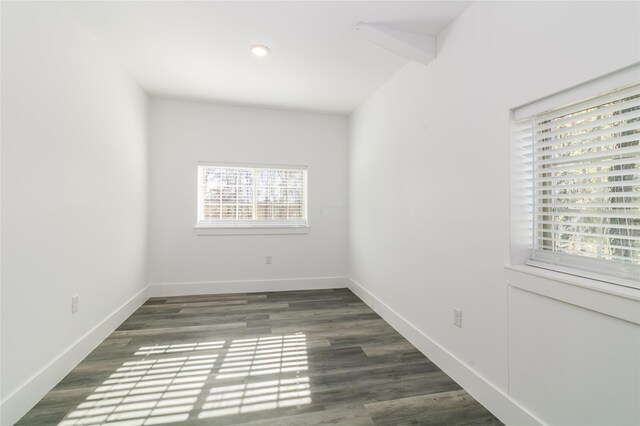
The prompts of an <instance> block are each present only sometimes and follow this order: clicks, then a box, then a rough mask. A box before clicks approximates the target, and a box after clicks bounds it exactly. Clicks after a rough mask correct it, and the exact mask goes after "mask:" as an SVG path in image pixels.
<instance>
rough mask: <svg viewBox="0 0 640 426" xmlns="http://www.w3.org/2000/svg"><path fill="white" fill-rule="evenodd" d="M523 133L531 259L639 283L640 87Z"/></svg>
mask: <svg viewBox="0 0 640 426" xmlns="http://www.w3.org/2000/svg"><path fill="white" fill-rule="evenodd" d="M520 125H521V126H522V132H523V133H522V140H523V141H524V146H525V149H526V150H527V151H528V157H529V161H528V167H529V169H530V173H531V174H530V176H531V183H532V185H531V200H532V206H531V207H532V215H533V223H532V227H533V229H532V232H533V242H532V245H533V250H532V255H531V259H532V260H533V261H534V262H536V261H537V262H542V263H545V264H547V265H557V266H560V267H566V268H571V269H578V270H583V271H589V272H594V273H597V274H603V275H607V276H615V277H620V278H623V279H624V280H625V281H626V280H631V282H632V283H633V282H636V283H637V282H638V281H640V84H632V85H627V86H625V87H621V88H618V89H616V90H613V91H610V92H608V93H606V94H604V95H600V96H597V97H593V98H591V99H588V100H585V101H583V102H579V103H574V104H572V105H570V106H566V107H563V108H560V109H555V110H551V111H547V112H544V113H540V114H536V115H533V116H530V117H528V118H527V119H525V120H523V121H521V122H520ZM632 285H633V286H635V284H632Z"/></svg>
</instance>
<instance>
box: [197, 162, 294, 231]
mask: <svg viewBox="0 0 640 426" xmlns="http://www.w3.org/2000/svg"><path fill="white" fill-rule="evenodd" d="M306 189H307V171H306V169H304V168H303V167H289V166H286V167H285V166H283V167H276V166H273V167H272V166H258V167H256V166H235V165H234V166H229V165H216V164H199V165H198V227H203V228H206V227H220V226H223V227H224V226H226V227H260V226H305V225H307V205H306V192H307V190H306Z"/></svg>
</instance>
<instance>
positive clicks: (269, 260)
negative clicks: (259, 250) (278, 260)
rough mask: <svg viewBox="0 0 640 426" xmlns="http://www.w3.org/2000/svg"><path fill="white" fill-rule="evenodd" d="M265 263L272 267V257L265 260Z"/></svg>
mask: <svg viewBox="0 0 640 426" xmlns="http://www.w3.org/2000/svg"><path fill="white" fill-rule="evenodd" d="M264 263H266V264H267V265H271V256H267V257H265V258H264Z"/></svg>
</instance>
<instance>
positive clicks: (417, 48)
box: [355, 22, 436, 64]
mask: <svg viewBox="0 0 640 426" xmlns="http://www.w3.org/2000/svg"><path fill="white" fill-rule="evenodd" d="M355 29H356V32H357V33H358V34H359V35H360V36H361V37H362V38H364V39H366V40H369V41H370V42H372V43H374V44H376V45H378V46H380V47H382V48H384V49H387V50H389V51H391V52H393V53H395V54H397V55H400V56H402V57H403V58H406V59H409V60H411V61H416V62H420V63H422V64H428V63H429V62H431V61H433V60H434V59H435V58H436V38H435V36H429V35H425V34H418V33H413V32H409V31H402V30H396V29H394V28H389V27H386V26H384V25H378V24H368V23H366V22H358V24H356V28H355Z"/></svg>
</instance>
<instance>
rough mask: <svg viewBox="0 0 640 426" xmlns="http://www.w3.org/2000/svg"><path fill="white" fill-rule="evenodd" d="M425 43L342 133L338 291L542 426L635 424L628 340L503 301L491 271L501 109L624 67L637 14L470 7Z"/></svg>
mask: <svg viewBox="0 0 640 426" xmlns="http://www.w3.org/2000/svg"><path fill="white" fill-rule="evenodd" d="M595 28H597V31H595V30H594V29H595ZM438 40H439V52H438V57H437V58H436V60H435V61H434V62H432V63H431V64H429V65H428V66H426V67H425V66H423V65H419V64H415V63H409V64H407V65H406V66H405V67H404V68H403V69H402V70H401V71H399V72H398V73H397V74H396V75H395V76H394V77H393V78H392V79H391V80H390V81H388V82H387V83H386V84H385V85H384V86H383V87H382V88H381V89H380V90H379V91H378V92H377V93H376V94H374V95H373V96H372V97H371V98H370V99H369V100H368V101H367V102H365V103H364V104H363V105H362V106H361V107H360V108H359V109H358V110H357V111H356V112H355V113H354V114H353V115H352V116H351V118H350V145H349V226H348V230H349V258H350V271H349V276H350V277H351V278H352V279H353V280H354V281H356V282H357V283H359V284H360V285H361V286H363V287H364V288H366V289H367V291H369V292H371V293H372V294H373V295H374V296H376V297H377V298H378V299H380V300H381V301H383V302H384V303H385V304H386V305H388V306H389V307H390V308H392V309H393V310H395V311H396V312H397V313H398V314H399V315H401V316H403V317H404V318H405V319H406V320H407V321H409V322H410V323H412V324H414V325H416V326H417V327H418V328H420V329H421V331H422V332H423V333H424V334H426V335H427V336H429V337H430V338H431V339H433V340H434V341H435V342H437V343H439V344H440V345H441V346H443V347H444V348H445V349H446V350H448V351H449V352H450V353H452V354H453V355H454V356H455V357H457V358H458V359H459V360H461V362H463V363H465V364H466V365H467V366H469V367H470V368H471V369H472V370H473V371H474V372H476V373H477V374H478V375H479V376H481V377H483V378H485V379H486V380H488V381H489V382H490V383H492V384H493V385H495V386H497V387H498V388H499V389H501V390H502V391H503V392H504V393H506V394H508V395H509V396H510V397H511V398H512V399H513V400H515V401H518V402H519V403H520V404H521V405H522V406H523V407H525V408H526V409H528V410H529V411H530V412H531V413H533V414H534V415H535V416H536V417H538V418H539V419H541V420H542V421H544V422H548V423H550V424H589V423H594V424H595V423H598V422H600V423H602V422H605V421H604V420H605V419H606V422H605V423H609V424H630V423H637V422H638V421H639V420H640V406H639V405H640V404H638V401H640V386H638V377H639V374H638V369H639V367H638V358H635V359H634V358H633V357H632V356H633V355H636V356H637V355H638V354H639V353H640V352H639V345H640V339H639V338H638V336H640V329H639V328H638V326H637V325H634V324H630V323H626V322H624V321H621V320H617V319H613V318H610V317H606V316H604V315H601V314H598V313H595V312H592V311H586V310H584V309H582V308H578V307H574V306H571V305H569V304H566V303H560V302H551V301H548V300H547V299H545V298H544V297H541V296H537V295H534V294H532V293H528V292H524V291H522V290H515V289H511V290H509V286H508V285H507V281H506V278H505V275H504V269H503V268H504V265H505V264H508V262H509V245H510V234H509V118H510V115H509V110H510V108H513V107H516V106H518V105H521V104H524V103H527V102H530V101H533V100H536V99H538V98H541V97H544V96H546V95H549V94H552V93H554V92H557V91H560V90H563V89H565V88H568V87H570V86H573V85H576V84H579V83H581V82H583V81H586V80H589V79H592V78H595V77H598V76H600V75H603V74H606V73H609V72H611V71H614V70H616V69H619V68H622V67H625V66H628V65H630V64H632V63H634V62H637V61H639V60H640V4H638V3H637V2H635V3H632V2H626V3H625V2H580V3H576V2H477V3H475V4H473V5H472V6H471V7H470V8H469V9H468V10H467V11H466V12H464V13H463V14H462V15H461V16H460V17H459V18H458V19H457V20H456V21H455V22H454V23H453V24H452V25H451V26H450V27H449V28H447V29H446V30H445V32H444V33H442V34H440V35H439V36H438ZM514 291H516V292H517V293H516V294H510V292H511V293H513V292H514ZM454 307H455V308H458V309H461V310H462V312H463V314H462V318H463V319H462V324H463V326H462V328H457V327H455V326H454V325H453V308H454ZM546 310H549V317H548V318H546V319H541V316H543V315H546V313H545V312H546ZM556 322H557V323H559V324H560V325H559V327H561V328H559V329H558V330H556V332H554V333H545V332H543V330H544V329H545V328H548V327H553V326H554V324H555V323H556ZM560 330H561V333H560ZM589 333H592V336H593V337H594V339H587V338H585V337H586V336H587V335H588V334H589ZM604 336H609V338H608V339H606V342H601V341H599V340H598V339H599V338H600V337H604ZM613 336H615V337H613ZM625 341H626V343H624V344H623V342H625ZM602 343H606V344H607V345H609V348H608V349H607V350H608V351H610V352H611V353H612V354H614V353H615V352H617V351H627V352H628V355H630V356H627V355H625V356H619V357H611V360H610V361H607V360H606V357H605V356H603V353H602V349H601V347H600V345H601V344H602ZM617 345H619V346H617ZM578 355H579V356H578ZM541 360H545V361H547V360H548V363H547V362H542V361H541ZM614 360H615V361H614ZM531 363H534V366H533V368H528V366H529V365H530V364H531ZM569 363H571V368H568V365H569ZM545 365H548V367H549V368H544V366H545ZM565 367H567V368H565ZM625 372H627V373H628V374H624V373H625ZM598 383H599V384H600V386H602V387H603V388H606V389H608V390H610V391H611V392H613V395H615V397H618V398H619V401H620V403H615V404H607V403H603V401H602V400H601V396H602V394H603V391H602V389H598ZM534 395H535V396H534ZM634 398H635V403H634ZM561 406H562V407H561ZM578 407H579V412H578Z"/></svg>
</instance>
